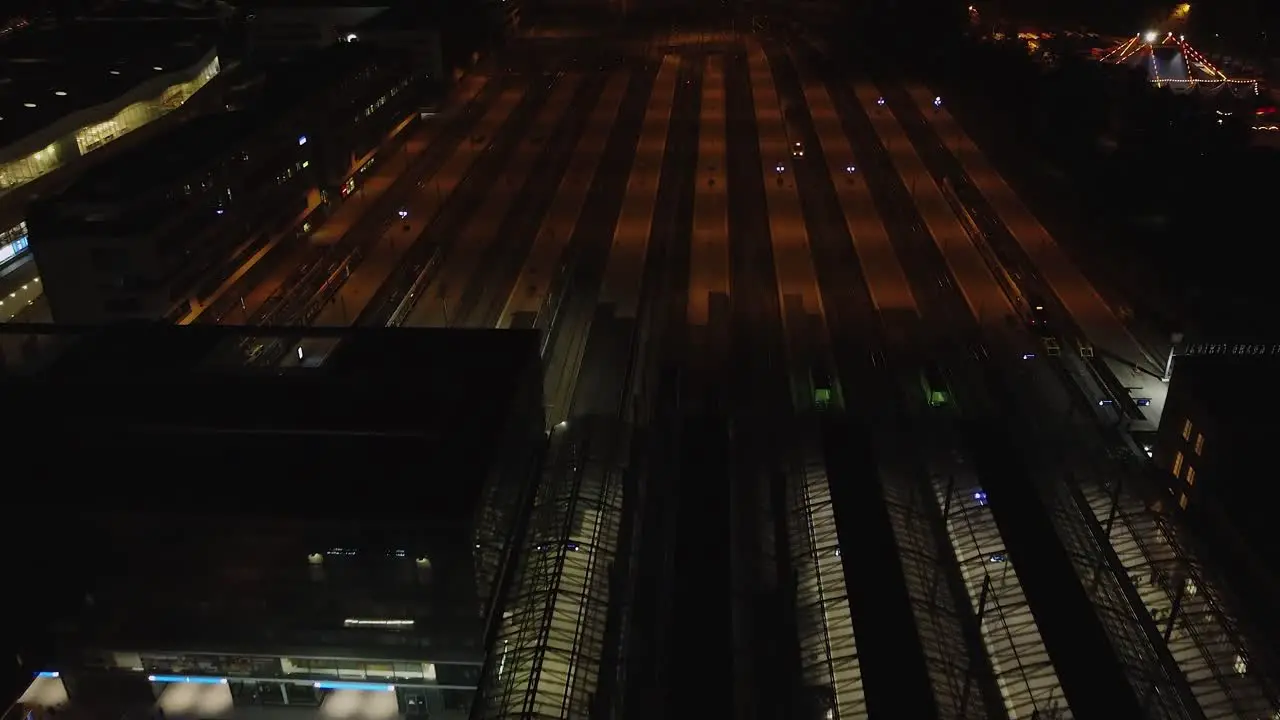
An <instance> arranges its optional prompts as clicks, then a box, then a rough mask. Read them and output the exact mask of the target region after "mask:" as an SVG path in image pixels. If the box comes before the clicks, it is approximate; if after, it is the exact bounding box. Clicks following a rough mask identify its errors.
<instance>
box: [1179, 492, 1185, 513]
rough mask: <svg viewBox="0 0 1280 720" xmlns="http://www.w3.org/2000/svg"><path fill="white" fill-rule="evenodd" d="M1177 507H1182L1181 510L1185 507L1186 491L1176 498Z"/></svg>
mask: <svg viewBox="0 0 1280 720" xmlns="http://www.w3.org/2000/svg"><path fill="white" fill-rule="evenodd" d="M1178 507H1180V508H1182V509H1183V510H1186V509H1187V494H1186V493H1182V496H1181V497H1179V498H1178Z"/></svg>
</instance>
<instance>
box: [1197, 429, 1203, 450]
mask: <svg viewBox="0 0 1280 720" xmlns="http://www.w3.org/2000/svg"><path fill="white" fill-rule="evenodd" d="M1196 454H1197V455H1203V454H1204V433H1196Z"/></svg>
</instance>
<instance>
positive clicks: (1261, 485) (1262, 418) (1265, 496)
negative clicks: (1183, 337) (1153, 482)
mask: <svg viewBox="0 0 1280 720" xmlns="http://www.w3.org/2000/svg"><path fill="white" fill-rule="evenodd" d="M1185 350H1186V352H1187V354H1184V355H1182V356H1180V357H1178V358H1177V359H1176V361H1175V365H1174V372H1173V378H1172V380H1171V382H1170V385H1169V395H1168V398H1167V399H1166V401H1165V410H1164V416H1163V417H1162V418H1161V421H1160V429H1159V431H1158V433H1157V438H1156V442H1155V446H1154V448H1153V460H1154V465H1155V468H1156V469H1155V471H1154V472H1155V473H1156V477H1157V483H1158V484H1159V486H1160V487H1162V488H1164V489H1165V490H1166V492H1167V494H1168V497H1167V501H1168V503H1169V504H1170V505H1171V506H1172V507H1176V508H1178V509H1179V510H1180V511H1181V513H1182V514H1183V516H1184V517H1185V519H1186V520H1187V522H1188V523H1189V524H1190V525H1191V526H1192V527H1193V528H1194V529H1195V530H1196V532H1197V533H1198V535H1200V536H1201V537H1203V538H1204V540H1205V542H1206V544H1208V545H1209V546H1210V548H1211V550H1212V551H1213V553H1214V555H1215V556H1216V560H1217V562H1216V565H1218V566H1219V567H1220V568H1222V569H1223V570H1224V572H1226V573H1227V574H1229V575H1231V576H1232V579H1233V580H1234V583H1233V584H1234V585H1235V586H1236V587H1238V588H1240V590H1241V594H1242V598H1241V600H1243V601H1245V602H1246V604H1247V605H1250V606H1252V610H1253V612H1252V613H1251V614H1252V615H1253V617H1254V619H1255V620H1256V621H1257V622H1259V623H1260V624H1261V625H1263V626H1265V627H1264V628H1263V629H1264V630H1265V631H1267V632H1268V634H1269V635H1270V636H1271V637H1272V638H1280V623H1277V622H1276V621H1275V620H1274V613H1273V612H1272V611H1271V610H1269V609H1268V608H1270V607H1274V605H1273V603H1275V602H1277V601H1280V541H1277V540H1276V536H1275V531H1274V526H1275V519H1274V517H1273V512H1272V510H1273V509H1274V508H1275V507H1276V506H1277V503H1280V489H1277V488H1276V486H1275V484H1274V483H1272V482H1269V481H1268V480H1267V479H1266V477H1265V472H1266V469H1267V468H1269V467H1270V466H1271V462H1270V461H1271V444H1272V443H1274V442H1275V438H1276V437H1277V435H1278V433H1280V420H1278V419H1277V418H1276V417H1275V415H1274V414H1273V413H1270V412H1268V411H1267V408H1266V407H1265V399H1264V398H1262V397H1261V396H1259V395H1258V394H1257V392H1256V391H1254V390H1252V389H1250V388H1249V387H1246V386H1242V385H1241V382H1240V379H1241V378H1263V377H1268V376H1270V375H1272V374H1274V373H1275V371H1276V370H1277V368H1280V345H1276V344H1274V343H1266V342H1258V343H1230V344H1201V343H1195V344H1191V345H1188V346H1187V347H1186V348H1185Z"/></svg>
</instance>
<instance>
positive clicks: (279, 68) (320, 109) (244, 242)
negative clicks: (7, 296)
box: [28, 43, 425, 323]
mask: <svg viewBox="0 0 1280 720" xmlns="http://www.w3.org/2000/svg"><path fill="white" fill-rule="evenodd" d="M424 93H425V80H424V78H423V77H422V76H421V75H419V74H416V73H415V72H414V70H413V66H412V62H411V60H410V59H409V57H408V56H407V55H406V54H404V53H401V52H397V51H386V50H382V49H380V48H377V47H375V46H372V45H369V44H363V43H343V44H339V45H335V46H333V47H331V48H326V49H323V50H318V51H313V52H312V53H310V54H307V55H304V56H302V57H299V58H297V59H295V60H288V61H283V60H282V61H276V62H272V63H268V64H266V65H265V66H260V65H246V66H245V67H244V68H243V69H241V70H238V71H236V72H235V73H232V74H231V75H229V76H228V78H227V83H226V84H225V86H223V87H220V88H219V89H218V99H219V100H220V101H221V103H222V106H223V108H224V110H223V111H221V112H216V113H210V114H207V115H204V116H201V117H199V118H196V119H193V120H192V121H190V122H188V123H185V124H184V125H181V126H179V127H176V128H174V129H172V130H170V131H168V132H167V133H165V134H164V135H162V136H160V137H157V138H154V139H153V140H151V141H150V142H148V143H146V144H143V145H140V146H138V147H136V148H132V149H130V150H129V151H128V152H125V153H121V154H118V155H117V156H116V157H114V158H112V159H110V160H109V161H108V162H105V163H102V164H100V165H98V166H97V167H95V168H93V169H92V170H91V171H89V172H87V173H85V174H84V175H83V176H82V177H81V178H79V179H78V180H77V181H76V182H75V183H74V184H73V185H72V186H71V187H70V188H68V189H67V190H66V191H64V192H63V193H61V194H60V195H58V196H56V197H53V198H50V199H48V200H45V201H42V202H40V203H37V205H35V206H34V207H33V208H32V210H31V212H30V215H31V219H30V221H29V223H28V224H29V226H30V227H31V244H32V246H33V248H34V253H35V257H36V259H37V261H38V263H39V265H40V267H41V271H42V278H41V281H42V283H43V285H44V290H45V293H46V296H47V299H48V303H49V307H50V309H51V310H52V315H53V319H54V320H56V321H58V322H73V323H97V322H109V321H115V320H126V319H158V318H180V317H182V316H184V315H186V313H187V311H188V309H189V308H190V306H191V302H192V300H193V299H194V300H197V301H198V300H200V299H202V298H204V297H207V296H208V295H209V294H210V293H212V292H213V291H215V290H216V289H217V287H218V286H219V284H220V283H221V282H222V281H223V280H225V279H226V278H227V277H229V276H230V275H231V274H232V273H233V272H234V271H235V269H236V268H237V267H239V265H240V264H241V262H242V261H243V259H244V258H246V257H249V256H251V255H252V254H253V253H255V252H256V251H257V250H258V249H260V248H261V247H263V246H264V245H265V244H266V243H268V242H270V241H271V239H272V238H274V237H276V236H278V235H281V234H285V233H292V232H301V233H305V232H306V231H307V230H309V229H310V228H311V227H314V225H315V224H316V223H317V222H319V215H323V213H325V212H326V211H327V210H329V209H330V208H331V207H332V205H333V204H334V203H336V202H339V201H340V200H341V199H342V198H345V197H347V196H348V195H350V194H351V193H352V192H353V191H354V190H355V189H356V187H357V186H358V184H359V181H360V178H361V171H362V170H363V169H365V168H366V167H368V166H369V165H370V163H371V162H372V161H373V160H374V159H375V155H376V150H377V148H378V147H379V146H380V145H381V144H382V143H383V142H385V141H386V140H387V139H388V135H389V134H391V133H392V132H393V131H399V130H401V129H403V128H404V127H406V126H407V124H408V123H409V122H410V121H412V120H413V119H415V118H416V117H417V111H418V109H419V99H418V98H420V97H421V96H422V95H423V94H424Z"/></svg>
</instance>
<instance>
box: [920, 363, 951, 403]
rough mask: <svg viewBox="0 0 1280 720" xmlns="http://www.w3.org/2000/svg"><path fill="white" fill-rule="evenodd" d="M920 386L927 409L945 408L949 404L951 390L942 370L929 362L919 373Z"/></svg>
mask: <svg viewBox="0 0 1280 720" xmlns="http://www.w3.org/2000/svg"><path fill="white" fill-rule="evenodd" d="M920 385H921V387H923V388H924V397H925V402H927V403H929V407H945V406H947V405H950V404H951V388H950V387H949V386H948V385H947V380H946V378H945V377H944V376H943V374H942V369H941V368H939V367H938V366H937V365H936V364H934V363H932V362H930V363H928V364H926V365H925V366H924V369H923V370H921V371H920Z"/></svg>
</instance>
